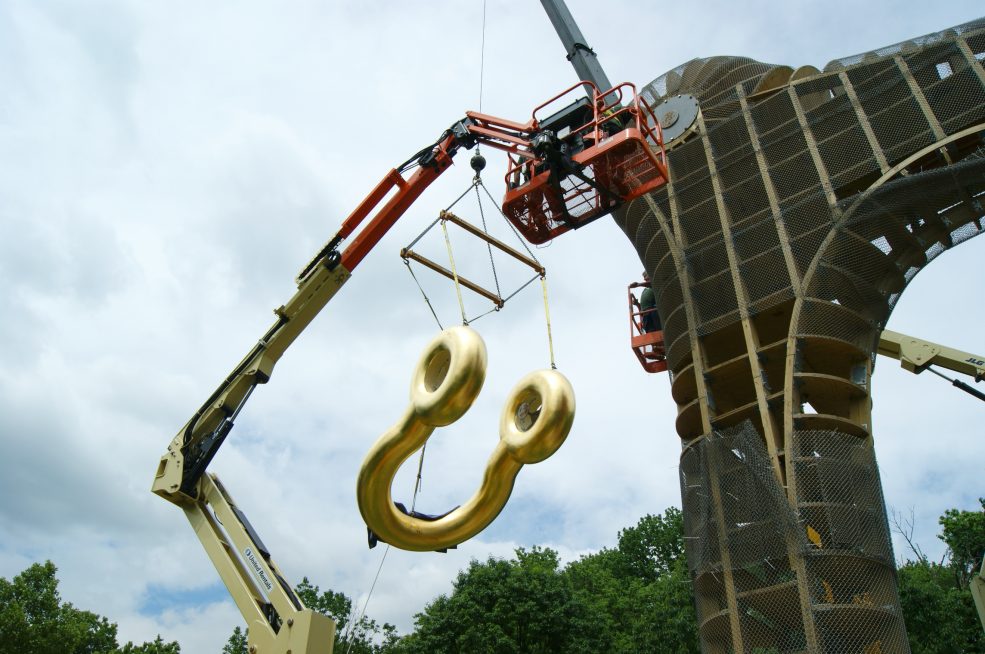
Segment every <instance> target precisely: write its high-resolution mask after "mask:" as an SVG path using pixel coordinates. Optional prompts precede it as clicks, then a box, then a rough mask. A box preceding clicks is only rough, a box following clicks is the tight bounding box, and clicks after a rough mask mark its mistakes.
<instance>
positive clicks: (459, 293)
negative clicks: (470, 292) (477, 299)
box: [441, 220, 469, 325]
mask: <svg viewBox="0 0 985 654" xmlns="http://www.w3.org/2000/svg"><path fill="white" fill-rule="evenodd" d="M441 231H442V232H444V233H445V245H446V246H447V247H448V263H449V264H450V265H451V275H452V279H453V280H454V282H455V294H456V295H457V296H458V308H459V309H460V310H461V312H462V324H463V325H467V324H469V319H468V318H466V317H465V302H463V301H462V287H461V285H460V284H459V283H458V271H457V270H455V255H454V254H453V253H452V251H451V239H450V238H448V224H447V223H446V222H445V221H444V220H442V221H441Z"/></svg>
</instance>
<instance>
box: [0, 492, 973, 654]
mask: <svg viewBox="0 0 985 654" xmlns="http://www.w3.org/2000/svg"><path fill="white" fill-rule="evenodd" d="M979 502H980V503H981V506H982V510H981V511H962V510H957V509H950V510H948V511H946V512H945V513H944V515H942V516H941V517H940V525H941V534H940V536H939V537H940V538H941V540H943V541H944V543H945V544H946V545H947V548H948V552H947V555H946V556H945V558H944V559H943V560H942V561H941V562H940V563H933V562H931V561H929V560H928V559H927V557H926V556H924V555H923V554H922V552H921V551H920V549H919V547H915V548H914V553H915V555H916V560H911V561H906V562H905V563H902V564H901V565H900V566H899V576H898V580H899V591H900V603H901V606H902V610H903V615H904V618H905V621H906V626H907V632H908V634H909V639H910V648H911V650H912V651H913V653H914V654H965V653H967V654H973V653H976V652H977V653H979V654H985V634H983V632H982V628H981V624H980V622H979V620H978V616H977V613H976V610H975V607H974V603H973V601H972V599H971V592H970V590H969V583H970V580H971V578H972V575H974V574H977V571H978V569H979V567H980V566H981V561H982V557H983V556H985V498H983V499H980V500H979ZM904 535H906V534H904ZM56 573H57V569H56V568H55V565H54V564H53V563H51V562H50V561H48V562H45V563H35V564H33V565H31V566H30V567H28V568H27V569H26V570H24V571H23V572H21V573H20V574H19V575H17V576H15V577H13V578H12V579H11V580H9V581H8V580H7V579H3V578H0V654H180V651H181V650H180V647H179V646H178V643H177V642H166V641H165V640H164V639H163V638H162V637H161V636H160V635H158V636H157V638H156V639H155V640H154V641H153V642H146V643H142V644H139V645H137V644H134V643H132V642H131V643H126V644H125V645H122V646H121V645H120V644H119V643H118V642H117V626H116V624H115V623H113V622H110V621H109V620H108V619H107V618H105V617H103V616H101V615H98V614H96V613H93V612H91V611H86V610H82V609H79V608H76V607H75V606H73V605H72V604H71V603H69V602H65V601H63V600H62V598H61V595H60V594H59V591H58V579H57V577H56ZM296 590H297V593H298V596H299V597H300V598H301V600H302V601H303V602H304V604H305V605H306V606H307V607H309V608H311V609H314V610H315V611H318V612H320V613H323V614H325V615H328V616H329V617H331V618H333V619H334V620H335V621H336V624H337V631H336V639H335V651H336V652H338V653H340V654H460V653H461V654H464V653H469V654H510V653H518V654H519V653H523V654H554V653H562V652H563V653H564V654H569V653H570V654H588V653H589V652H591V653H595V652H611V653H614V654H621V653H626V654H628V653H630V652H633V653H636V652H648V653H654V654H660V653H661V652H674V653H683V654H697V653H698V652H699V651H700V647H699V644H698V636H697V624H696V620H695V612H694V601H693V594H692V589H691V580H690V576H689V574H688V569H687V565H686V563H685V560H684V541H683V520H682V515H681V512H680V510H678V509H675V508H673V507H672V508H669V509H667V510H666V511H665V512H664V513H663V514H659V515H647V516H644V517H643V518H641V519H640V520H639V522H637V524H636V525H635V526H632V527H627V528H626V529H623V530H622V531H620V532H619V534H618V538H617V543H616V546H615V547H613V548H603V549H602V550H600V551H598V552H595V553H593V554H588V555H585V556H582V557H581V558H580V559H578V560H576V561H572V562H571V563H568V564H567V565H562V563H561V561H560V557H559V555H558V553H557V552H555V551H554V550H552V549H550V548H546V547H536V546H535V547H532V548H530V549H526V548H519V549H517V550H516V551H515V554H514V556H513V557H512V558H509V559H498V558H492V557H490V558H489V559H487V560H486V561H476V560H473V561H472V562H471V563H470V564H469V566H468V567H467V568H466V569H465V570H462V571H461V572H459V574H458V576H457V577H456V579H455V581H454V583H453V584H452V589H451V592H450V593H448V594H446V595H440V596H439V597H437V598H435V599H434V600H432V601H431V602H429V603H428V604H427V605H426V606H425V607H424V609H423V610H422V611H421V612H420V613H418V614H417V615H416V616H415V623H414V630H413V631H412V632H411V633H409V634H407V635H405V636H403V637H400V636H398V634H397V632H396V628H395V627H394V626H393V625H391V624H387V623H383V624H380V623H378V622H377V621H376V620H373V619H371V618H369V617H367V616H358V615H357V612H356V611H355V610H354V607H353V602H352V600H351V599H350V598H349V597H347V596H346V595H345V594H343V593H339V592H336V591H333V590H325V591H322V590H321V589H320V588H319V587H318V586H316V585H314V584H313V583H312V582H311V581H309V580H308V578H307V577H305V578H304V579H302V581H301V583H300V584H298V586H297V588H296ZM247 651H248V650H247V634H246V631H245V630H243V629H241V628H240V627H237V628H236V629H235V630H234V631H233V633H232V635H231V636H230V638H229V640H228V641H227V643H226V645H225V646H224V647H223V648H222V654H247Z"/></svg>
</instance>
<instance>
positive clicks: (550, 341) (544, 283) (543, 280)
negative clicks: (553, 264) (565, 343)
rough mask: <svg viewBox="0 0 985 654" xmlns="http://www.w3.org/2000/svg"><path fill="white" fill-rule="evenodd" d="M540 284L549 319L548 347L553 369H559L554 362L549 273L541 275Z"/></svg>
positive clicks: (546, 316) (546, 314)
mask: <svg viewBox="0 0 985 654" xmlns="http://www.w3.org/2000/svg"><path fill="white" fill-rule="evenodd" d="M540 285H541V287H542V288H543V289H544V317H545V318H546V319H547V348H548V349H549V350H550V352H551V370H557V364H555V363H554V338H553V337H552V336H551V310H550V308H549V307H548V306H547V275H546V274H545V275H541V276H540Z"/></svg>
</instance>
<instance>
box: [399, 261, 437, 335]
mask: <svg viewBox="0 0 985 654" xmlns="http://www.w3.org/2000/svg"><path fill="white" fill-rule="evenodd" d="M404 265H405V266H407V272H409V273H410V276H411V277H413V278H414V282H415V283H416V284H417V288H418V289H420V291H421V295H423V296H424V301H425V302H427V305H428V309H430V310H431V315H432V316H434V321H435V322H436V323H438V329H440V330H442V331H444V329H445V328H444V327H442V326H441V321H440V320H438V314H437V313H435V311H434V307H433V306H432V305H431V300H430V299H428V294H427V293H425V292H424V287H423V286H421V282H420V281H418V279H417V275H415V274H414V269H413V268H411V267H410V260H408V259H404Z"/></svg>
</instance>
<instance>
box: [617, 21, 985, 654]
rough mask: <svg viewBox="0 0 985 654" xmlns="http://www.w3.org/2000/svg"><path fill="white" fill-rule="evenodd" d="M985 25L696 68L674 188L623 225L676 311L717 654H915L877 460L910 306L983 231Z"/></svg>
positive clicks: (702, 62) (677, 383)
mask: <svg viewBox="0 0 985 654" xmlns="http://www.w3.org/2000/svg"><path fill="white" fill-rule="evenodd" d="M983 60H985V20H978V21H975V22H972V23H968V24H965V25H961V26H958V27H955V28H952V29H949V30H946V31H943V32H940V33H936V34H931V35H927V36H924V37H921V38H917V39H913V40H910V41H907V42H905V43H901V44H897V45H893V46H889V47H886V48H882V49H880V50H876V51H874V52H869V53H865V54H861V55H857V56H854V57H848V58H845V59H840V60H836V61H833V62H831V63H829V64H828V65H827V66H826V67H825V68H824V70H823V71H821V70H818V69H812V68H809V67H805V68H801V69H797V70H794V69H792V68H789V67H786V66H774V65H769V64H763V63H760V62H756V61H752V60H750V59H744V58H741V57H712V58H708V59H696V60H693V61H690V62H688V63H686V64H684V65H682V66H679V67H678V68H676V69H674V70H672V71H670V72H668V73H666V74H665V75H663V76H661V77H660V78H658V79H656V80H655V81H653V82H652V83H651V84H649V85H648V86H647V87H646V88H645V89H644V91H643V96H644V97H645V98H646V100H647V101H648V102H650V104H651V105H653V106H654V107H658V109H657V112H658V115H659V112H660V109H659V106H660V105H661V103H663V102H665V101H667V100H668V99H670V98H675V97H681V96H687V95H690V96H693V98H694V100H695V101H696V103H697V105H698V108H699V110H698V112H697V115H696V117H695V119H694V124H693V128H692V129H691V131H690V132H689V133H686V134H685V135H684V136H682V137H681V138H680V139H678V141H677V142H674V143H671V147H670V149H669V152H668V163H669V168H670V181H669V183H668V184H667V185H666V186H665V187H663V188H662V189H660V190H659V191H657V192H654V193H652V194H650V195H648V196H644V197H642V198H640V199H638V200H636V201H634V202H632V203H631V204H629V205H628V206H627V207H625V208H624V209H622V210H621V211H620V212H618V214H617V215H616V222H617V224H619V226H620V227H621V228H622V229H623V231H624V232H625V233H626V235H627V236H628V237H629V239H630V240H631V241H632V242H633V245H634V246H635V247H636V250H637V252H638V253H639V256H640V258H641V260H642V261H643V263H644V265H645V267H646V269H647V271H649V273H650V276H651V279H652V284H653V288H654V290H655V292H656V296H657V299H658V310H659V312H660V316H661V319H662V323H663V326H664V340H665V342H666V343H667V360H668V364H669V368H670V374H671V380H672V383H671V390H672V393H673V397H674V400H675V401H676V403H677V405H678V416H677V420H676V428H677V432H678V435H679V436H680V438H681V439H682V441H683V446H684V450H683V453H682V456H681V468H680V470H681V491H682V496H683V505H684V513H685V529H686V534H687V551H688V561H689V566H690V569H691V573H692V576H693V580H694V589H695V602H696V607H697V612H698V620H699V625H700V636H701V642H702V647H703V650H704V651H705V652H716V653H717V652H737V653H738V652H754V651H756V652H760V651H762V652H777V653H780V652H803V651H809V652H839V653H841V652H859V653H861V654H875V653H877V652H878V653H883V654H888V653H889V652H907V651H909V648H908V645H907V640H906V633H905V628H904V625H903V621H902V617H901V614H900V609H899V601H898V597H897V590H896V578H895V568H894V562H893V552H892V546H891V540H890V537H889V530H888V527H887V521H886V514H885V508H884V502H883V498H882V491H881V486H880V481H879V476H878V471H877V468H876V463H875V455H874V451H873V446H872V423H871V400H870V396H869V392H870V380H871V375H872V370H873V366H874V364H875V351H876V345H877V343H878V339H879V334H880V333H881V331H882V329H883V327H884V326H885V324H886V321H887V320H888V318H889V315H890V312H891V311H892V309H893V306H894V304H895V303H896V301H897V300H898V299H899V296H900V294H901V293H902V292H903V290H904V289H905V288H906V285H907V284H908V283H909V281H910V280H911V279H913V277H914V276H915V275H916V274H917V273H918V272H919V271H920V270H921V269H922V268H923V267H924V266H926V265H927V263H928V262H929V261H930V260H931V259H933V258H934V257H936V256H937V255H939V254H940V253H942V252H944V251H945V250H947V249H949V248H951V247H953V246H954V245H957V244H958V243H960V242H962V241H965V240H967V239H969V238H971V237H973V236H976V235H978V234H980V233H981V232H982V231H983V230H985V217H983V216H985V207H983V205H985V140H983V135H985V68H983V65H982V62H983Z"/></svg>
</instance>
